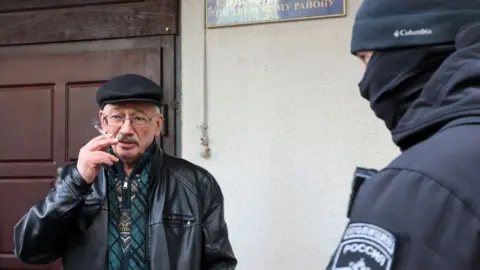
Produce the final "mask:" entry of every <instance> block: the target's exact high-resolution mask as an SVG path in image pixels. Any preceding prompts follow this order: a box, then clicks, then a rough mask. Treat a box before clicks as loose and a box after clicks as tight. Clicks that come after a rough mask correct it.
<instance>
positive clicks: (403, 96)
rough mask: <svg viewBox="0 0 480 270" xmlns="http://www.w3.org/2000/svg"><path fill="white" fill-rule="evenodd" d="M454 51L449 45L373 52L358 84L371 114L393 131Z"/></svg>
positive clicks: (452, 46)
mask: <svg viewBox="0 0 480 270" xmlns="http://www.w3.org/2000/svg"><path fill="white" fill-rule="evenodd" d="M454 50H455V47H454V45H453V44H452V45H437V46H429V47H415V48H410V49H399V50H384V51H376V52H374V54H373V56H372V58H371V59H370V61H369V63H368V65H367V70H366V71H365V74H364V76H363V79H362V81H361V82H360V83H359V88H360V94H361V95H362V97H364V98H365V99H367V100H368V101H369V102H370V107H371V108H372V109H373V111H374V112H375V115H376V116H377V117H378V118H380V119H382V120H383V121H384V122H385V125H386V126H387V128H388V129H389V130H393V129H395V127H396V126H397V124H398V123H399V121H400V119H401V118H402V116H403V115H404V114H405V112H406V111H407V110H408V109H409V108H410V106H411V104H412V103H413V101H415V100H416V99H417V98H418V96H419V95H420V93H421V92H422V90H423V87H424V86H425V84H426V83H427V82H428V80H429V79H430V77H431V76H432V75H433V73H434V72H435V71H436V70H437V69H438V67H439V66H440V65H441V64H442V62H443V61H444V60H445V59H446V58H447V57H448V56H449V55H450V54H451V53H452V52H453V51H454Z"/></svg>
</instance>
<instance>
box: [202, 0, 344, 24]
mask: <svg viewBox="0 0 480 270" xmlns="http://www.w3.org/2000/svg"><path fill="white" fill-rule="evenodd" d="M204 1H205V19H204V26H205V28H206V29H216V28H228V27H240V26H248V25H259V24H274V23H283V22H295V21H307V20H318V19H329V18H340V17H345V16H347V9H348V7H347V0H335V1H339V2H342V6H343V11H342V12H341V13H335V14H329V15H318V16H305V17H296V18H286V19H272V20H257V21H249V22H240V23H227V24H217V25H209V24H208V18H209V16H208V1H209V0H204ZM290 1H291V2H295V0H290ZM306 1H309V0H306Z"/></svg>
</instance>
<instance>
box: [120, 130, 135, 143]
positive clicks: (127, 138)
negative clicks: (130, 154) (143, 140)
mask: <svg viewBox="0 0 480 270" xmlns="http://www.w3.org/2000/svg"><path fill="white" fill-rule="evenodd" d="M115 138H116V139H117V140H118V141H119V142H126V143H138V141H139V140H138V137H137V136H136V135H135V134H123V133H121V132H119V133H117V136H115Z"/></svg>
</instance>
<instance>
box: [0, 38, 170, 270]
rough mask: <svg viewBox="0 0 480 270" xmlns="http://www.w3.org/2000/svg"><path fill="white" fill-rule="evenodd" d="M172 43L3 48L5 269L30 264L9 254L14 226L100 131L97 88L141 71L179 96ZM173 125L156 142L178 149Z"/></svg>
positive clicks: (0, 109)
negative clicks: (18, 51) (40, 50)
mask: <svg viewBox="0 0 480 270" xmlns="http://www.w3.org/2000/svg"><path fill="white" fill-rule="evenodd" d="M109 42H110V43H111V42H112V41H109ZM119 42H121V41H119ZM173 43H174V39H173V38H169V37H161V38H160V37H158V38H157V40H156V41H155V42H154V44H155V46H150V47H149V46H144V47H140V48H126V49H117V50H95V51H87V52H69V53H62V54H52V53H50V54H40V55H35V54H29V55H28V56H18V55H16V56H12V57H5V56H1V54H0V70H1V71H2V72H0V123H2V126H3V128H2V130H1V134H2V135H1V139H0V149H1V151H0V220H1V222H0V269H2V270H3V269H22V268H28V266H26V265H24V264H21V263H20V262H19V261H18V260H17V259H16V258H14V256H13V254H12V246H13V238H12V233H13V226H14V225H15V223H16V222H17V221H18V220H19V219H20V218H21V216H23V215H24V214H25V213H26V212H27V211H28V209H29V208H30V207H31V206H32V205H34V204H35V203H37V202H38V201H39V200H41V199H42V198H44V197H45V196H46V194H47V192H48V190H49V189H50V188H51V187H52V186H53V183H54V181H55V178H56V174H57V168H58V167H61V166H64V165H65V163H66V162H68V161H71V160H76V158H77V155H78V151H79V149H80V147H82V146H83V145H84V144H85V143H86V142H88V141H89V140H90V139H91V138H92V137H94V136H97V135H98V133H97V131H96V130H95V129H94V128H93V126H92V123H93V121H94V120H97V119H98V110H99V108H98V107H97V105H96V100H95V94H96V90H97V88H98V87H99V85H100V84H101V83H102V82H104V81H106V80H108V79H110V78H111V77H114V76H117V75H120V74H125V73H137V74H142V75H144V76H147V77H149V78H151V79H152V80H154V81H155V82H157V83H159V84H160V85H162V86H163V87H164V89H165V96H166V102H167V103H171V102H173V101H174V99H175V92H174V91H175V89H174V81H175V78H174V73H172V72H171V70H174V67H172V66H170V65H172V64H173V63H174V61H173V60H172V59H174V54H173V51H172V50H170V49H169V48H173V47H174V44H173ZM79 48H84V47H79ZM105 48H106V47H105ZM174 114H175V113H172V115H174ZM166 120H167V121H166V123H167V124H166V125H174V120H173V119H171V118H169V119H166ZM173 131H174V129H173ZM173 131H172V130H170V131H169V132H168V134H165V135H164V136H163V137H162V138H161V139H159V141H160V143H161V144H162V147H163V148H164V149H165V151H166V152H168V153H170V154H172V155H175V145H174V138H175V134H174V132H173ZM30 267H32V266H30ZM36 267H38V266H36ZM43 267H44V268H45V267H47V268H45V269H56V268H54V267H55V266H53V265H50V266H43Z"/></svg>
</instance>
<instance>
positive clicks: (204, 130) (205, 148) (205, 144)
mask: <svg viewBox="0 0 480 270" xmlns="http://www.w3.org/2000/svg"><path fill="white" fill-rule="evenodd" d="M207 68H208V58H207V29H205V28H204V30H203V91H202V106H201V107H202V109H201V116H202V119H201V124H200V130H201V135H202V136H201V138H200V141H201V145H202V150H201V153H200V156H202V157H203V158H205V159H208V158H210V157H211V149H210V139H209V137H208V71H207Z"/></svg>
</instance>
